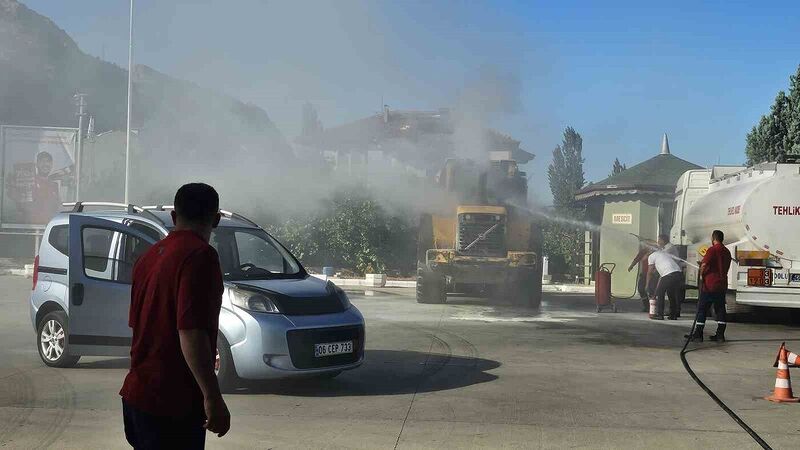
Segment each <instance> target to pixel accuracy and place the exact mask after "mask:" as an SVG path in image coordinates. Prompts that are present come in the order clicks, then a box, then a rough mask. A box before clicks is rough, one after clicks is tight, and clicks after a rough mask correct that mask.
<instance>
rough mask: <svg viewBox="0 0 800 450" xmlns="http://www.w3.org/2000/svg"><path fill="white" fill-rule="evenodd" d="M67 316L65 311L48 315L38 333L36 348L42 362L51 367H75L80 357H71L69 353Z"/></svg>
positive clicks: (41, 323) (40, 323)
mask: <svg viewBox="0 0 800 450" xmlns="http://www.w3.org/2000/svg"><path fill="white" fill-rule="evenodd" d="M68 335H69V332H68V328H67V315H66V314H65V313H64V311H53V312H51V313H48V314H47V315H46V316H44V318H43V319H42V321H41V322H39V328H38V330H37V332H36V341H37V342H36V348H38V349H39V357H40V358H42V362H44V363H45V364H46V365H48V366H50V367H74V366H75V364H77V363H78V360H79V359H81V357H80V355H70V354H69V352H68V351H67V336H68Z"/></svg>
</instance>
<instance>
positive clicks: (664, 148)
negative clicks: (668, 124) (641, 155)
mask: <svg viewBox="0 0 800 450" xmlns="http://www.w3.org/2000/svg"><path fill="white" fill-rule="evenodd" d="M661 154H662V155H669V139H667V133H664V137H663V138H661Z"/></svg>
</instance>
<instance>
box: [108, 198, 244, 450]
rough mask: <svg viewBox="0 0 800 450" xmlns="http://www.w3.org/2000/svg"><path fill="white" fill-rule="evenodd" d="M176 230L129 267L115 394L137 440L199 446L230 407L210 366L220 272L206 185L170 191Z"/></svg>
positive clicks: (214, 215) (212, 203) (215, 216)
mask: <svg viewBox="0 0 800 450" xmlns="http://www.w3.org/2000/svg"><path fill="white" fill-rule="evenodd" d="M172 220H173V221H174V222H175V228H174V230H173V231H172V232H171V233H170V234H169V236H167V237H166V238H164V239H163V240H161V241H160V242H158V243H156V244H155V245H153V246H152V247H151V248H150V249H149V250H148V251H147V252H146V253H145V254H144V255H142V257H141V258H140V259H139V260H138V261H137V262H136V265H135V266H134V269H133V285H132V288H131V307H130V315H129V319H128V324H129V325H130V327H131V328H133V345H132V347H131V369H130V372H129V373H128V376H127V377H125V383H124V384H123V386H122V390H121V391H120V395H121V396H122V409H123V416H124V421H125V437H126V438H127V440H128V443H130V444H131V445H132V446H133V447H134V448H136V449H137V450H138V449H156V448H158V449H161V448H170V449H172V448H192V449H194V448H203V447H204V445H205V434H206V430H208V431H211V432H214V433H216V434H217V435H218V436H220V437H221V436H223V435H224V434H225V433H227V432H228V429H229V428H230V413H229V412H228V408H227V406H226V405H225V401H224V400H223V399H222V394H221V393H220V390H219V385H218V384H217V377H216V376H215V374H214V360H215V357H216V350H215V349H216V342H217V329H218V324H219V312H220V307H221V305H222V292H223V285H222V272H221V270H220V265H219V256H218V255H217V252H216V251H215V250H214V248H213V247H211V246H210V245H209V244H208V241H209V239H210V237H211V231H212V229H213V228H215V227H216V226H217V224H219V220H220V215H219V196H218V195H217V192H216V191H215V190H214V188H212V187H211V186H208V185H206V184H200V183H193V184H187V185H185V186H183V187H181V188H180V189H179V190H178V192H177V194H175V210H174V211H173V212H172Z"/></svg>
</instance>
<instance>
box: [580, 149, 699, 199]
mask: <svg viewBox="0 0 800 450" xmlns="http://www.w3.org/2000/svg"><path fill="white" fill-rule="evenodd" d="M665 150H666V153H665ZM692 169H702V167H700V166H698V165H697V164H694V163H690V162H689V161H686V160H683V159H681V158H678V157H677V156H674V155H672V154H670V153H669V143H668V142H667V140H666V134H665V135H664V138H663V140H662V148H661V153H660V154H658V155H656V156H654V157H652V158H650V159H648V160H646V161H644V162H641V163H639V164H637V165H635V166H633V167H630V168H628V169H625V170H623V171H622V172H620V173H618V174H615V175H612V176H610V177H608V178H606V179H605V180H602V181H598V182H597V183H592V184H590V185H588V186H586V187H584V188H583V189H581V190H580V191H578V193H577V194H575V200H586V199H589V198H592V197H596V196H600V195H615V194H617V195H618V194H671V193H673V192H674V191H675V186H676V185H677V183H678V178H680V176H681V175H683V173H684V172H686V171H687V170H692Z"/></svg>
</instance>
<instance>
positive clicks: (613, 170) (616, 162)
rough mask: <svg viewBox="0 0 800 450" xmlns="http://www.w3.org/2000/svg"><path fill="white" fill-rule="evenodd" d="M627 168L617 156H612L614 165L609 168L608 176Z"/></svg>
mask: <svg viewBox="0 0 800 450" xmlns="http://www.w3.org/2000/svg"><path fill="white" fill-rule="evenodd" d="M627 168H628V167H626V166H625V164H622V163H620V162H619V158H614V166H613V167H612V168H611V174H610V175H609V176H610V177H613V176H614V175H616V174H618V173H621V172H622V171H623V170H625V169H627Z"/></svg>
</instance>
